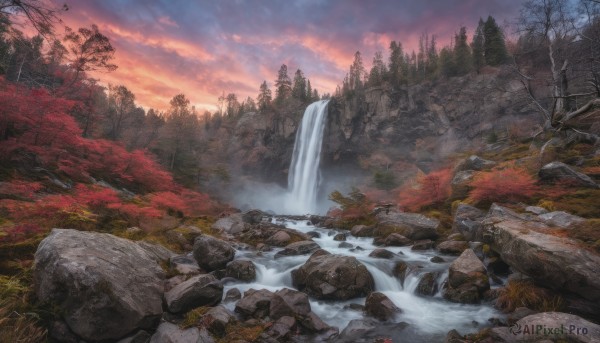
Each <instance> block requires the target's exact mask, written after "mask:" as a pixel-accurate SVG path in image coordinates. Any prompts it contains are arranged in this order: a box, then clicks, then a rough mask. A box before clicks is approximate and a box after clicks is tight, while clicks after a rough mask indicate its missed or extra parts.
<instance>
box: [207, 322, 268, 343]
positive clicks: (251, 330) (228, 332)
mask: <svg viewBox="0 0 600 343" xmlns="http://www.w3.org/2000/svg"><path fill="white" fill-rule="evenodd" d="M265 329H266V325H264V324H257V325H245V324H244V323H240V322H233V323H229V324H228V325H227V327H226V328H225V335H224V336H223V337H222V338H221V339H219V340H217V343H228V342H235V341H246V342H258V339H259V337H260V335H261V334H262V333H263V331H265Z"/></svg>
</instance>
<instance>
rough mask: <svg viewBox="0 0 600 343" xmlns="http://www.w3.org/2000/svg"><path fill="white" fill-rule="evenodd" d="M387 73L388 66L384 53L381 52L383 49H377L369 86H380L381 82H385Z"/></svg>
mask: <svg viewBox="0 0 600 343" xmlns="http://www.w3.org/2000/svg"><path fill="white" fill-rule="evenodd" d="M386 75H387V68H386V67H385V63H383V54H382V53H381V51H377V52H375V56H374V57H373V66H372V67H371V71H370V72H369V81H368V84H369V86H370V87H375V86H380V85H381V84H383V81H384V79H385V77H386Z"/></svg>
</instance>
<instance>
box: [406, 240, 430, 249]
mask: <svg viewBox="0 0 600 343" xmlns="http://www.w3.org/2000/svg"><path fill="white" fill-rule="evenodd" d="M431 248H433V242H432V241H431V240H430V239H424V240H420V241H416V242H415V243H414V244H413V246H412V247H411V248H410V250H428V249H431Z"/></svg>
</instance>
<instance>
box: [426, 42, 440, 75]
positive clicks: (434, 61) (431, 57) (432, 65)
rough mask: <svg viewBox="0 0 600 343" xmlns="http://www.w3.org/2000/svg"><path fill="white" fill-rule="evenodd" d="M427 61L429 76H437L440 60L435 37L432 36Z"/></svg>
mask: <svg viewBox="0 0 600 343" xmlns="http://www.w3.org/2000/svg"><path fill="white" fill-rule="evenodd" d="M427 60H428V62H429V64H428V69H427V75H428V76H431V75H435V74H436V72H437V69H438V60H439V56H438V52H437V47H436V37H435V36H431V39H430V40H429V47H428V48H427Z"/></svg>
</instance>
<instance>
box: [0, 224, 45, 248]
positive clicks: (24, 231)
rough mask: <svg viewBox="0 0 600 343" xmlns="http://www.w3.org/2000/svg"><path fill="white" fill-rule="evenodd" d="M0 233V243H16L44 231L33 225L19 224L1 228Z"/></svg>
mask: <svg viewBox="0 0 600 343" xmlns="http://www.w3.org/2000/svg"><path fill="white" fill-rule="evenodd" d="M2 231H3V232H0V243H8V244H12V243H17V242H21V241H23V240H25V239H27V238H30V237H33V236H36V235H38V234H40V233H42V232H44V231H45V230H44V229H42V228H41V227H39V226H37V225H35V224H21V225H15V226H12V227H5V228H2Z"/></svg>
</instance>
